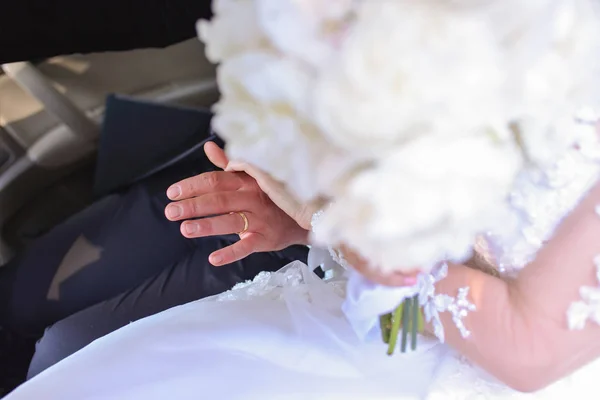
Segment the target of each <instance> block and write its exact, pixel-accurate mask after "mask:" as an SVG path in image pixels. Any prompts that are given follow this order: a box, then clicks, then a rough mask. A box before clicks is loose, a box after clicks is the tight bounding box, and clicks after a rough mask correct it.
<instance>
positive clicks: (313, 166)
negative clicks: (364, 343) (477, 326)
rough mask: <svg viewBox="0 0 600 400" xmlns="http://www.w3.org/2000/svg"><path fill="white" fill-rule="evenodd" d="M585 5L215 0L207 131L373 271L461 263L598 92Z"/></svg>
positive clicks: (502, 0) (594, 41) (592, 26)
mask: <svg viewBox="0 0 600 400" xmlns="http://www.w3.org/2000/svg"><path fill="white" fill-rule="evenodd" d="M592 6H593V4H592V2H591V1H590V0H527V1H526V2H523V1H520V0H497V1H495V0H327V1H324V0H214V1H213V7H214V14H215V16H214V18H213V20H212V21H210V22H207V21H201V22H199V25H198V30H199V35H200V38H201V40H202V41H203V42H204V43H205V44H206V53H207V55H208V58H209V59H210V60H211V61H213V62H215V63H219V68H218V83H219V87H220V90H221V95H222V97H221V100H220V101H219V102H218V104H217V105H216V107H215V112H216V116H215V119H214V123H213V126H214V129H215V130H216V131H217V132H218V133H219V134H220V135H222V136H223V137H224V139H225V140H226V141H227V152H228V154H229V156H230V157H231V158H232V159H239V160H243V161H247V162H249V163H251V164H254V165H255V166H257V167H259V168H261V169H262V170H264V171H266V172H268V173H270V174H271V175H272V176H273V177H274V178H276V179H278V180H280V181H282V182H283V183H285V184H286V185H287V187H288V188H289V189H290V190H291V191H292V192H293V193H294V195H296V196H297V197H298V199H299V200H301V201H303V202H312V201H316V200H323V199H327V200H331V201H332V205H331V207H329V208H327V209H326V210H325V213H324V215H323V216H322V218H321V219H320V223H319V225H318V227H317V229H316V233H315V239H316V241H317V242H319V243H322V244H326V245H329V246H336V245H338V244H340V243H344V244H345V245H347V246H348V247H351V248H353V249H355V250H356V251H358V252H359V253H361V254H362V255H363V256H364V257H365V259H367V260H369V261H370V263H372V265H373V267H374V268H380V269H382V270H383V271H384V272H386V271H397V270H402V269H403V268H404V269H405V270H409V269H410V270H412V269H414V268H415V267H418V268H420V269H422V270H424V271H425V272H427V271H428V270H429V269H430V268H432V266H433V265H435V264H436V263H437V262H439V261H440V260H456V261H463V260H465V259H466V258H468V257H469V256H470V255H471V251H472V248H473V243H474V240H475V237H476V235H477V234H479V233H481V232H485V231H486V230H488V229H489V228H491V227H492V226H497V224H498V221H499V220H500V221H502V223H506V216H505V215H504V212H503V210H504V207H503V205H504V204H505V201H506V197H507V195H508V193H509V192H510V189H511V186H512V184H513V181H514V179H515V176H516V174H517V173H518V172H519V171H520V170H521V169H522V168H524V167H531V166H535V165H539V164H540V163H545V162H547V161H550V160H552V158H553V154H554V152H555V150H559V149H562V148H564V147H565V146H569V145H572V143H571V142H570V138H569V137H568V136H566V135H561V133H563V132H564V131H563V130H561V126H564V125H565V124H568V123H569V122H570V121H571V119H572V116H573V111H574V107H575V106H576V105H578V104H590V96H591V95H593V94H595V93H596V92H597V90H598V79H599V77H600V74H599V73H598V68H597V67H598V59H599V57H598V55H599V54H600V46H599V41H600V32H599V31H598V25H597V23H596V18H597V17H596V16H595V15H594V12H595V9H593V7H592Z"/></svg>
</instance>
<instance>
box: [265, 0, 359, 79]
mask: <svg viewBox="0 0 600 400" xmlns="http://www.w3.org/2000/svg"><path fill="white" fill-rule="evenodd" d="M352 6H353V1H352V0H327V1H322V0H256V7H257V13H258V18H259V21H260V22H259V23H260V25H261V28H262V29H263V30H264V32H265V33H266V35H267V36H268V37H269V40H270V41H271V43H272V45H273V46H274V47H275V48H277V49H278V50H279V51H280V52H282V53H283V54H285V55H286V56H290V57H293V58H296V59H298V60H299V61H302V62H304V63H306V64H307V65H310V66H313V67H315V68H318V67H320V66H321V65H323V64H324V63H326V62H327V61H328V60H329V59H330V58H331V57H332V55H333V52H334V50H335V45H336V38H337V35H338V31H342V30H343V29H344V24H343V19H344V17H345V16H346V14H348V13H349V12H350V11H351V10H352Z"/></svg>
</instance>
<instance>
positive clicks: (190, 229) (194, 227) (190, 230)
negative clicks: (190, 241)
mask: <svg viewBox="0 0 600 400" xmlns="http://www.w3.org/2000/svg"><path fill="white" fill-rule="evenodd" d="M198 229H199V226H198V224H196V223H194V222H190V223H187V224H185V233H187V234H188V235H192V234H194V233H196V232H198Z"/></svg>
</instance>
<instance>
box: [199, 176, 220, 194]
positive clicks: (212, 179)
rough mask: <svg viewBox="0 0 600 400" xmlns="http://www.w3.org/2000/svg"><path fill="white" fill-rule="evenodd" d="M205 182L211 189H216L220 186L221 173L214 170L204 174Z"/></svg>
mask: <svg viewBox="0 0 600 400" xmlns="http://www.w3.org/2000/svg"><path fill="white" fill-rule="evenodd" d="M202 179H203V183H204V185H205V186H206V187H207V188H208V189H209V190H215V189H217V188H218V187H219V183H220V182H221V179H220V177H219V174H217V173H214V172H207V173H205V174H203V175H202Z"/></svg>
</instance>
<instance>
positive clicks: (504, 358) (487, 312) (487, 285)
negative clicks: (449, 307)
mask: <svg viewBox="0 0 600 400" xmlns="http://www.w3.org/2000/svg"><path fill="white" fill-rule="evenodd" d="M463 287H469V288H470V290H469V297H470V301H471V302H473V303H474V304H475V306H476V308H477V309H476V311H474V312H470V313H469V314H468V316H467V317H466V318H465V320H464V323H465V325H466V327H467V329H468V330H469V331H470V335H469V336H468V337H467V338H464V337H463V336H462V334H461V332H460V331H459V330H458V329H457V327H456V325H455V323H454V321H453V320H452V315H450V313H447V312H445V313H441V314H440V317H441V319H442V323H443V325H444V332H445V338H446V342H447V343H448V344H449V345H451V346H452V347H454V348H456V349H457V350H458V351H459V352H460V353H461V354H463V355H464V356H466V357H467V358H468V359H470V360H471V361H473V362H474V363H476V364H478V365H479V366H481V367H482V368H483V369H485V370H487V371H488V372H490V373H491V374H492V375H494V376H496V377H497V378H498V379H500V380H501V381H503V382H504V383H506V384H507V385H509V386H511V387H513V388H515V389H517V390H520V391H532V390H537V389H539V388H540V387H542V386H544V385H545V382H544V379H545V378H546V376H547V373H546V371H545V368H546V366H547V365H548V363H549V360H547V359H545V357H546V355H549V354H550V353H549V352H547V348H546V344H545V343H544V342H543V339H539V338H538V337H537V335H533V334H532V331H531V326H530V325H529V324H528V322H527V318H525V316H524V315H523V313H522V311H521V310H522V308H521V304H520V300H519V293H518V292H517V291H516V290H515V286H514V285H513V283H512V282H507V281H504V280H502V279H500V278H497V277H494V276H491V275H488V274H486V273H484V272H481V271H478V270H476V269H473V268H469V267H466V266H464V265H450V266H449V273H448V277H447V278H446V279H443V280H442V281H440V282H439V283H438V284H437V285H436V293H442V294H448V295H450V296H456V294H457V292H458V290H459V289H460V288H463ZM545 350H546V351H545Z"/></svg>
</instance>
